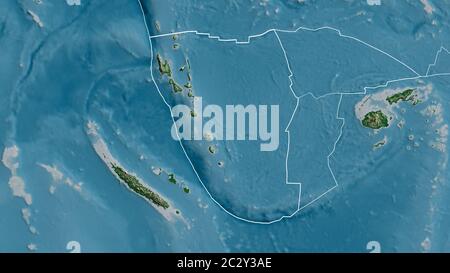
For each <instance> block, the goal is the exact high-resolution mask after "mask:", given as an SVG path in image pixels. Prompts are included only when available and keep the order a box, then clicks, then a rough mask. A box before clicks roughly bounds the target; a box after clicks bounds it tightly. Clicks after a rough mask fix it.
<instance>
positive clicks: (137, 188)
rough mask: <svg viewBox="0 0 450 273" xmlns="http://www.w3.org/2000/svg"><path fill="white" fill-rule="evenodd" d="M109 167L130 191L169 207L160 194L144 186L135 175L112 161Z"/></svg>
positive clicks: (166, 207) (163, 206)
mask: <svg viewBox="0 0 450 273" xmlns="http://www.w3.org/2000/svg"><path fill="white" fill-rule="evenodd" d="M111 167H112V168H113V170H114V172H115V173H116V174H117V176H118V177H119V178H120V180H122V181H123V182H125V183H126V184H127V185H128V187H129V188H130V189H131V190H132V191H134V192H135V193H137V194H139V195H141V196H143V197H145V198H146V199H147V200H149V201H151V202H153V204H155V205H157V206H160V207H162V208H164V209H168V208H169V207H170V205H169V203H167V201H166V200H164V199H163V198H161V196H159V195H158V194H156V193H155V192H153V191H152V190H150V189H149V188H147V187H145V186H144V185H143V184H142V183H141V182H139V180H138V179H137V178H136V177H135V176H133V175H131V174H128V173H127V172H126V171H124V170H123V169H122V168H121V167H119V166H117V165H115V164H114V163H112V164H111Z"/></svg>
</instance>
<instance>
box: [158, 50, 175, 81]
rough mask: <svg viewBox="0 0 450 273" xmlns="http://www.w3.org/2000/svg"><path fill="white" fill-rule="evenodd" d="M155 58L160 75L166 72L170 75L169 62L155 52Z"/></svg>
mask: <svg viewBox="0 0 450 273" xmlns="http://www.w3.org/2000/svg"><path fill="white" fill-rule="evenodd" d="M156 60H157V61H158V66H159V72H160V73H161V75H164V74H167V76H169V77H172V70H171V69H170V65H169V62H168V61H167V60H163V58H162V57H161V55H159V54H156Z"/></svg>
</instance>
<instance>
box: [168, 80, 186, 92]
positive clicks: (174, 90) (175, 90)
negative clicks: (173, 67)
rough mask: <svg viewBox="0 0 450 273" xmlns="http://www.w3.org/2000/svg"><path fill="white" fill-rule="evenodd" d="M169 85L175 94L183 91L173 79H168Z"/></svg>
mask: <svg viewBox="0 0 450 273" xmlns="http://www.w3.org/2000/svg"><path fill="white" fill-rule="evenodd" d="M169 84H170V85H171V86H172V91H173V92H175V93H180V92H182V91H183V88H181V86H180V85H179V84H178V83H176V82H175V80H174V79H172V78H170V79H169Z"/></svg>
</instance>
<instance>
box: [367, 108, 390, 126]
mask: <svg viewBox="0 0 450 273" xmlns="http://www.w3.org/2000/svg"><path fill="white" fill-rule="evenodd" d="M362 125H363V126H364V127H368V128H372V129H380V128H383V127H388V126H389V122H388V118H387V116H386V115H385V114H383V112H381V110H378V111H372V112H369V113H367V114H366V115H365V116H364V119H363V120H362Z"/></svg>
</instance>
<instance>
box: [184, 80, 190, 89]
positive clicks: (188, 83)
mask: <svg viewBox="0 0 450 273" xmlns="http://www.w3.org/2000/svg"><path fill="white" fill-rule="evenodd" d="M184 87H186V88H187V89H191V88H192V83H191V82H187V83H185V84H184Z"/></svg>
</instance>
